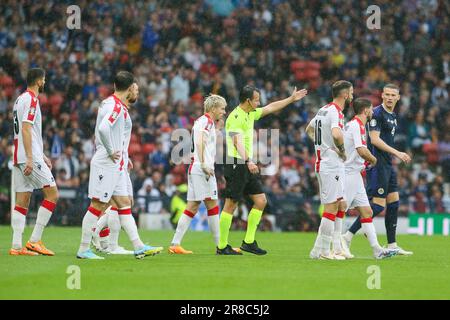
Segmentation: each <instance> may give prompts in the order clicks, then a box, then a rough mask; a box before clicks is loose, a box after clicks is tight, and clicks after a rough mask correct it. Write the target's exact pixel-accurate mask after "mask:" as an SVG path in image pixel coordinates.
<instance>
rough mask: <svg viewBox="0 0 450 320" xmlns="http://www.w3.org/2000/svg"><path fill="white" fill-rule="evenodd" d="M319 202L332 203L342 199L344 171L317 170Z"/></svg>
mask: <svg viewBox="0 0 450 320" xmlns="http://www.w3.org/2000/svg"><path fill="white" fill-rule="evenodd" d="M316 176H317V179H318V180H319V189H320V202H321V203H322V204H329V203H334V202H336V201H340V200H344V196H345V195H344V186H345V180H346V178H345V172H344V170H343V169H342V170H339V171H336V172H318V173H316Z"/></svg>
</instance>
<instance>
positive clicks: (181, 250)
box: [169, 246, 193, 254]
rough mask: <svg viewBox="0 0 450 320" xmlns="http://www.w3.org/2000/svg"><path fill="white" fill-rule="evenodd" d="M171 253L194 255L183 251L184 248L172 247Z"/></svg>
mask: <svg viewBox="0 0 450 320" xmlns="http://www.w3.org/2000/svg"><path fill="white" fill-rule="evenodd" d="M169 253H173V254H192V253H193V252H192V251H189V250H185V249H183V247H182V246H170V247H169Z"/></svg>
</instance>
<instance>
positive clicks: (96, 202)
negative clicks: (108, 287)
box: [77, 71, 162, 259]
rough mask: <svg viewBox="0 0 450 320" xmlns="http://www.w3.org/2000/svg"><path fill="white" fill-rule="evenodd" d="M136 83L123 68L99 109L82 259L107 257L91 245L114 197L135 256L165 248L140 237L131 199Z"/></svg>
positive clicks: (84, 223)
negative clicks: (131, 105) (129, 159)
mask: <svg viewBox="0 0 450 320" xmlns="http://www.w3.org/2000/svg"><path fill="white" fill-rule="evenodd" d="M134 82H135V80H134V77H133V75H132V74H131V73H129V72H127V71H120V72H119V73H118V74H117V75H116V77H115V79H114V90H115V91H114V94H113V95H112V96H110V97H108V98H106V99H105V100H103V101H102V105H101V106H100V108H99V110H98V115H97V122H96V128H95V140H96V151H95V154H94V156H93V158H92V160H91V168H90V174H89V198H91V205H90V206H89V208H88V211H87V212H86V214H85V216H84V218H83V224H82V237H81V244H80V247H79V250H78V254H77V258H80V259H103V258H102V257H99V256H97V255H96V254H94V253H93V252H92V251H91V250H90V248H89V245H90V243H91V240H92V229H93V228H94V227H95V226H96V224H97V220H98V218H99V217H100V216H101V215H102V213H103V212H104V211H105V209H106V208H107V207H108V203H109V201H110V200H111V198H112V199H113V200H114V202H115V203H116V204H117V207H118V211H117V213H118V218H119V219H120V224H121V225H122V227H123V228H124V230H125V232H126V233H127V234H128V237H129V238H130V241H131V242H132V243H133V247H134V255H135V257H136V258H143V257H145V256H148V255H154V254H156V253H159V252H161V251H162V247H152V246H148V245H144V243H143V242H142V241H141V239H140V237H139V234H138V230H137V226H136V222H135V220H134V218H133V216H132V215H131V201H130V198H129V196H128V191H127V179H126V174H125V173H124V172H125V170H126V169H125V170H124V167H125V165H126V163H125V159H124V150H125V148H126V147H127V137H126V132H130V133H131V126H132V123H131V117H130V115H129V114H128V106H127V105H126V104H125V103H124V102H123V101H126V100H127V99H128V97H129V96H135V97H136V98H137V94H138V88H137V85H136V84H135V83H134ZM111 212H113V211H111ZM116 218H117V217H116ZM116 220H117V219H116Z"/></svg>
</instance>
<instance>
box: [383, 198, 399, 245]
mask: <svg viewBox="0 0 450 320" xmlns="http://www.w3.org/2000/svg"><path fill="white" fill-rule="evenodd" d="M398 207H399V202H398V201H395V202H392V203H389V204H388V205H387V207H386V216H385V217H384V225H385V226H386V234H387V240H388V243H394V242H396V240H395V235H396V233H397V218H398Z"/></svg>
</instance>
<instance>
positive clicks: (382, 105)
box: [381, 104, 394, 114]
mask: <svg viewBox="0 0 450 320" xmlns="http://www.w3.org/2000/svg"><path fill="white" fill-rule="evenodd" d="M381 108H383V110H384V111H386V112H387V113H389V114H394V112H390V111H388V110H387V109H386V108H385V106H384V104H381Z"/></svg>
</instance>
